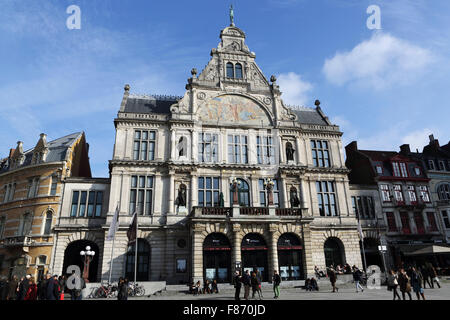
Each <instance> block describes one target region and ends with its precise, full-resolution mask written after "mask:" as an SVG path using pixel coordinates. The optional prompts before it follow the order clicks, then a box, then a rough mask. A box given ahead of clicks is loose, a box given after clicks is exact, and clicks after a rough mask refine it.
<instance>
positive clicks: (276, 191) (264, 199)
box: [258, 179, 280, 207]
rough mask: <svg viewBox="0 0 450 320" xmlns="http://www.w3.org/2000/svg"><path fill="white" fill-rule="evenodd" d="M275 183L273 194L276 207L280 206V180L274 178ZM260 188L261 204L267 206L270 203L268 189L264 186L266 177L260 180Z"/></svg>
mask: <svg viewBox="0 0 450 320" xmlns="http://www.w3.org/2000/svg"><path fill="white" fill-rule="evenodd" d="M272 181H273V183H274V185H273V189H272V195H273V205H274V206H276V207H280V191H279V189H278V181H277V180H276V179H272ZM258 189H259V205H260V206H261V207H267V206H268V205H269V200H268V194H267V190H266V188H265V187H264V179H259V180H258Z"/></svg>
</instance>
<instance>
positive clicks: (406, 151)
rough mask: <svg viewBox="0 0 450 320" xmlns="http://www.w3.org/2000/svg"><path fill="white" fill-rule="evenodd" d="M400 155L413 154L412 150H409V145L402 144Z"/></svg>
mask: <svg viewBox="0 0 450 320" xmlns="http://www.w3.org/2000/svg"><path fill="white" fill-rule="evenodd" d="M400 153H401V154H403V155H408V154H410V153H411V149H410V148H409V144H402V145H401V146H400Z"/></svg>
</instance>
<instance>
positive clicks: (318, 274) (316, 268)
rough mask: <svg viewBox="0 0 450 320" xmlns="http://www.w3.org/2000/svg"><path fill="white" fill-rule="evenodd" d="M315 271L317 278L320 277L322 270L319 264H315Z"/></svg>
mask: <svg viewBox="0 0 450 320" xmlns="http://www.w3.org/2000/svg"><path fill="white" fill-rule="evenodd" d="M314 273H315V274H316V277H317V278H320V270H319V268H318V267H317V266H314Z"/></svg>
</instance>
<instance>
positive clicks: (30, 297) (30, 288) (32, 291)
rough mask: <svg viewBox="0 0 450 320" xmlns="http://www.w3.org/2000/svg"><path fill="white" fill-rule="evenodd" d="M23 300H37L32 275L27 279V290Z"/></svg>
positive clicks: (35, 286)
mask: <svg viewBox="0 0 450 320" xmlns="http://www.w3.org/2000/svg"><path fill="white" fill-rule="evenodd" d="M24 300H37V285H36V283H35V281H34V278H33V277H30V278H29V279H28V290H27V293H26V294H25V297H24Z"/></svg>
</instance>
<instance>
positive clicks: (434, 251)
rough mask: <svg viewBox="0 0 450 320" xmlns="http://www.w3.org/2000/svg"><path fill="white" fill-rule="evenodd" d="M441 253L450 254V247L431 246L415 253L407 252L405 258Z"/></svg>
mask: <svg viewBox="0 0 450 320" xmlns="http://www.w3.org/2000/svg"><path fill="white" fill-rule="evenodd" d="M439 253H450V247H443V246H435V245H431V246H427V247H425V248H422V249H419V250H416V251H413V252H405V256H417V255H421V254H439Z"/></svg>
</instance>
